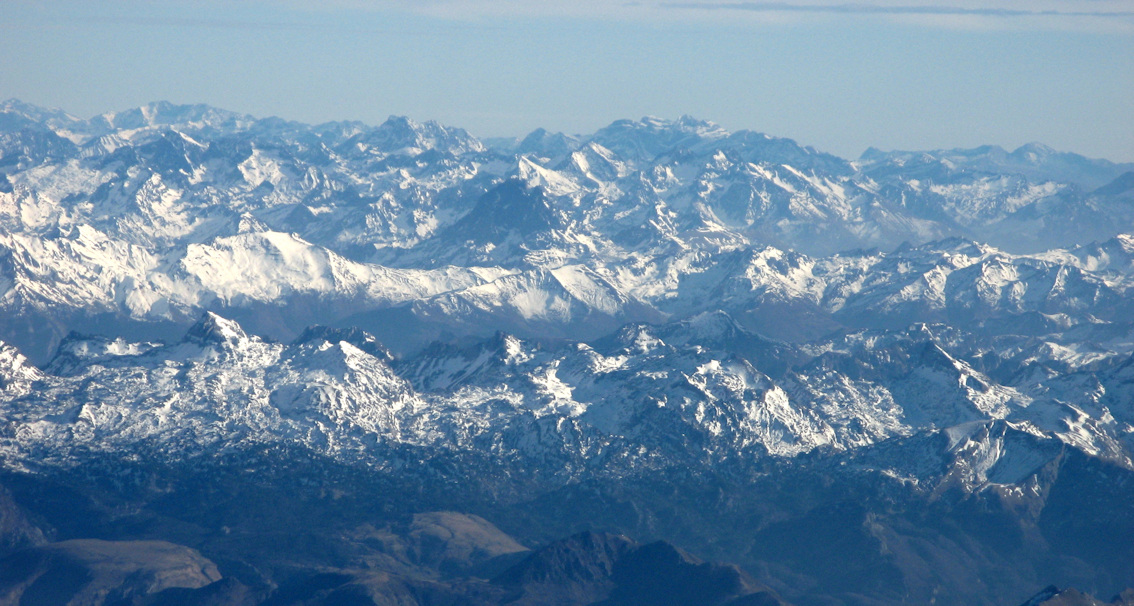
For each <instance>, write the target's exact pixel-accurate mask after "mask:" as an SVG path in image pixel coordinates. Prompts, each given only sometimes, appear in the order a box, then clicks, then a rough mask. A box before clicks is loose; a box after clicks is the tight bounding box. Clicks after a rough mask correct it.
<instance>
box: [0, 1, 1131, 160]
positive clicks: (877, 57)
mask: <svg viewBox="0 0 1134 606" xmlns="http://www.w3.org/2000/svg"><path fill="white" fill-rule="evenodd" d="M990 5H991V6H992V7H991V8H990ZM13 97H14V98H18V99H21V100H23V101H26V102H29V103H34V104H36V105H42V106H46V107H55V108H60V109H63V110H65V111H67V112H70V113H71V114H74V115H76V116H79V117H83V118H89V117H92V116H94V115H97V114H101V113H104V112H109V111H120V110H123V109H127V108H130V107H136V106H138V105H142V104H144V103H148V102H151V101H157V100H166V101H171V102H174V103H207V104H210V105H214V106H217V107H221V108H224V109H229V110H233V111H238V112H243V113H248V114H252V115H254V116H259V117H266V116H279V117H282V118H286V119H290V120H298V121H301V122H308V123H318V122H325V121H330V120H361V121H364V122H368V123H372V124H377V123H380V122H382V121H384V120H385V119H386V118H387V117H388V116H390V115H406V116H409V117H411V118H413V119H415V120H421V121H424V120H437V121H438V122H441V123H443V124H448V125H453V126H460V127H463V128H466V129H468V130H469V131H470V132H471V133H473V134H474V135H476V136H479V137H495V136H522V135H523V134H525V133H527V132H530V131H531V130H533V129H535V128H537V127H543V128H547V129H548V130H552V131H564V132H568V133H589V132H593V131H595V130H597V129H599V128H601V127H603V126H605V125H607V124H609V123H610V122H612V121H614V120H617V119H622V118H634V119H636V118H640V117H642V116H646V115H653V116H659V117H662V118H670V119H675V118H678V117H680V116H682V115H686V114H688V115H692V116H695V117H697V118H701V119H706V120H712V121H714V122H717V123H719V124H721V125H722V126H724V127H725V128H728V129H730V130H740V129H750V130H756V131H760V132H766V133H768V134H771V135H776V136H782V137H789V138H792V139H795V140H797V141H799V142H800V143H803V144H806V145H812V146H815V147H817V148H819V149H821V150H824V151H829V152H831V153H835V154H838V155H841V156H843V157H847V158H857V157H858V156H859V155H860V154H861V153H862V152H863V151H864V150H865V149H866V148H867V147H869V146H874V147H878V148H881V149H885V150H891V149H905V150H912V149H940V148H955V147H975V146H978V145H983V144H995V145H1001V146H1004V147H1006V148H1009V149H1012V148H1015V147H1017V146H1019V145H1022V144H1024V143H1029V142H1041V143H1045V144H1047V145H1050V146H1052V147H1054V148H1056V149H1060V150H1065V151H1074V152H1077V153H1082V154H1084V155H1087V156H1091V157H1101V158H1108V159H1111V160H1114V161H1134V0H1029V1H1023V0H1002V1H1000V2H996V3H992V2H990V1H989V0H984V1H983V2H974V1H970V0H863V2H855V1H854V0H784V1H780V2H743V1H740V2H725V1H719V0H688V1H686V0H674V1H665V2H649V1H628V2H625V1H614V2H605V1H598V0H575V1H574V2H553V1H549V0H527V1H519V0H416V1H412V0H322V1H315V0H276V1H272V2H269V1H267V0H239V1H232V0H230V1H225V2H220V1H216V0H180V1H178V2H164V1H159V0H149V1H143V0H81V1H79V0H53V1H51V2H45V1H43V0H35V1H29V0H3V1H0V99H6V98H13Z"/></svg>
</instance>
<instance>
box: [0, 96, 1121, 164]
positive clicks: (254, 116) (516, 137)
mask: <svg viewBox="0 0 1134 606" xmlns="http://www.w3.org/2000/svg"><path fill="white" fill-rule="evenodd" d="M13 102H15V103H20V104H25V105H29V106H33V107H35V108H37V109H41V110H46V111H52V112H62V113H64V114H66V115H68V116H70V117H72V118H75V119H77V120H81V121H84V122H89V121H91V120H94V119H95V118H99V117H104V116H112V115H116V114H121V113H123V112H128V111H131V110H135V109H142V108H144V107H149V106H153V105H159V104H162V103H166V104H169V105H171V106H173V107H197V106H204V107H208V108H210V109H214V110H218V111H222V112H228V113H232V114H236V115H238V116H242V117H247V118H251V119H253V120H257V121H259V120H271V119H277V120H283V121H285V122H290V123H294V124H300V125H304V126H320V125H323V124H333V123H352V122H357V123H360V124H363V125H366V126H369V127H378V126H380V125H382V124H384V123H385V122H387V121H390V120H393V119H397V118H408V119H409V120H412V121H413V122H416V123H418V124H425V123H430V122H432V123H434V124H438V125H440V126H442V127H446V128H456V129H461V130H464V131H465V132H467V133H468V134H469V135H471V136H472V137H473V138H475V139H477V140H478V141H480V142H481V143H485V142H486V141H493V140H497V141H498V140H511V141H514V143H516V144H519V143H520V142H521V141H522V140H523V139H524V138H525V137H526V136H528V135H530V134H532V133H534V132H536V131H539V130H543V131H545V132H548V133H551V134H556V133H559V134H563V135H566V136H571V137H578V138H581V139H585V138H587V137H591V136H593V135H594V134H595V133H597V132H598V131H600V130H602V129H604V128H607V127H609V126H611V125H613V124H616V123H618V122H622V121H630V122H635V123H641V122H643V121H645V120H648V119H654V120H662V121H665V122H668V123H676V122H678V121H679V120H681V119H683V118H691V119H693V120H696V121H699V122H705V123H708V124H712V125H715V126H722V125H721V124H720V123H719V122H717V121H716V120H713V119H712V118H706V117H703V116H695V115H691V114H682V115H680V116H677V117H668V116H656V115H649V114H647V115H644V116H639V117H637V118H631V117H622V118H615V119H614V120H612V121H611V122H609V123H607V124H604V125H602V126H599V127H598V128H596V129H594V130H592V131H589V132H565V131H557V130H553V129H551V128H548V127H544V126H536V127H535V128H533V129H532V130H529V131H527V132H524V133H520V134H519V135H491V134H489V135H484V134H480V133H476V132H473V131H472V130H470V129H468V128H466V127H464V126H463V125H460V124H451V123H447V122H442V121H439V120H435V119H432V118H428V117H418V116H407V115H404V114H390V115H389V116H387V117H386V118H385V119H384V120H380V121H366V120H350V119H339V120H335V119H332V120H326V121H323V122H305V121H303V120H295V119H292V118H288V117H286V116H279V115H257V114H254V113H251V112H244V111H241V110H238V109H232V108H229V107H218V106H215V105H211V104H209V103H202V102H197V103H194V102H188V103H179V102H176V101H170V100H168V99H156V100H151V101H148V102H146V103H143V104H141V105H135V106H131V107H124V108H120V109H114V110H107V111H102V112H97V113H94V114H91V115H90V116H84V115H76V114H75V113H74V112H72V111H70V110H68V109H67V108H65V107H49V106H42V105H39V104H36V103H31V102H28V101H25V100H23V99H19V98H17V97H10V98H7V99H4V100H3V101H0V105H8V104H10V103H13ZM722 127H723V126H722ZM725 130H726V131H728V132H729V133H730V134H733V133H738V132H754V133H759V134H764V135H768V136H771V137H773V138H777V139H787V140H790V141H793V142H795V143H796V144H798V145H800V146H802V147H805V148H812V149H814V150H815V151H818V152H821V153H827V154H831V155H834V156H837V157H839V158H842V159H844V160H849V161H852V162H857V161H859V160H861V159H862V156H863V155H865V154H866V153H868V152H870V151H872V150H875V151H879V152H881V153H884V154H900V153H929V152H963V151H976V150H979V149H982V148H995V149H999V150H1001V151H1004V152H1005V153H1009V154H1012V153H1016V152H1018V151H1019V150H1021V149H1024V148H1028V147H1034V146H1041V147H1045V148H1047V149H1050V150H1052V151H1053V152H1055V153H1058V154H1072V155H1077V156H1080V157H1083V158H1086V159H1088V160H1092V161H1097V160H1102V161H1106V162H1111V163H1113V164H1134V161H1123V160H1115V159H1113V158H1107V157H1099V156H1090V155H1087V154H1084V153H1081V152H1080V151H1079V150H1074V149H1060V148H1057V147H1054V146H1052V145H1049V144H1048V143H1047V142H1044V141H1038V140H1037V141H1027V142H1024V143H1021V144H1019V145H1015V146H1009V147H1005V146H1003V145H999V144H996V143H982V144H978V145H974V146H972V147H926V148H922V149H898V148H884V147H880V146H878V145H867V146H866V147H865V148H863V150H862V151H861V152H859V153H858V154H855V155H850V156H847V155H842V154H839V153H837V152H834V151H831V150H827V149H824V148H822V147H820V146H818V145H815V144H812V143H810V142H807V141H800V140H797V139H795V138H793V137H788V136H784V135H781V134H778V133H774V132H768V131H762V130H758V129H752V128H741V129H730V128H725Z"/></svg>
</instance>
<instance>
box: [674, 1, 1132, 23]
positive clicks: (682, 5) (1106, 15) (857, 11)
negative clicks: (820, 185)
mask: <svg viewBox="0 0 1134 606" xmlns="http://www.w3.org/2000/svg"><path fill="white" fill-rule="evenodd" d="M1063 4H1064V5H1065V6H1064V7H1063V8H1041V9H1036V8H1004V7H988V6H984V7H973V6H964V5H941V4H807V3H799V2H663V3H661V4H659V6H661V7H662V8H667V9H697V10H713V11H747V12H765V13H771V12H794V13H820V14H821V13H826V14H851V15H885V16H907V15H915V16H916V15H925V16H975V17H1000V18H1012V17H1094V18H1103V19H1110V18H1126V19H1129V18H1134V10H1114V9H1110V8H1109V7H1108V8H1107V9H1102V10H1100V9H1097V8H1094V9H1090V10H1083V9H1081V8H1079V6H1080V4H1081V3H1063ZM1088 5H1089V4H1088Z"/></svg>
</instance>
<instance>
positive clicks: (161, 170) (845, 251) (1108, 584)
mask: <svg viewBox="0 0 1134 606" xmlns="http://www.w3.org/2000/svg"><path fill="white" fill-rule="evenodd" d="M1132 171H1134V165H1130V164H1117V163H1112V162H1108V161H1104V160H1091V159H1087V158H1083V157H1081V156H1077V155H1075V154H1070V153H1063V152H1056V151H1054V150H1051V149H1048V148H1046V147H1043V146H1041V145H1036V144H1031V145H1027V146H1024V147H1022V148H1020V149H1018V150H1015V151H1012V152H1009V151H1006V150H1003V149H1000V148H995V147H985V148H978V149H974V150H947V151H932V152H916V153H915V152H881V151H878V150H869V151H867V152H866V153H865V154H864V155H863V156H862V157H861V158H860V159H858V160H856V161H848V160H844V159H841V158H837V157H835V156H832V155H829V154H825V153H822V152H820V151H817V150H815V149H812V148H809V147H805V146H800V145H798V144H796V143H795V142H793V141H790V140H787V139H779V138H774V137H769V136H767V135H763V134H759V133H753V132H747V131H741V132H727V131H725V130H723V129H721V128H720V127H718V126H716V125H714V124H712V123H709V122H703V121H699V120H696V119H693V118H689V117H684V118H681V119H680V120H677V121H666V120H659V119H655V118H644V119H642V120H639V121H629V120H627V121H619V122H615V123H614V124H611V125H610V126H608V127H606V128H604V129H602V130H600V131H598V132H596V133H594V134H592V135H585V136H575V135H564V134H561V133H548V132H546V131H536V132H535V133H532V134H531V135H530V136H528V137H525V138H523V139H522V140H516V141H505V140H493V142H492V145H490V146H489V145H485V144H483V143H482V142H481V141H479V140H477V139H476V138H474V137H473V136H471V135H470V134H468V133H467V132H465V131H463V130H460V129H456V128H450V127H445V126H441V125H438V124H435V123H432V122H430V123H425V124H419V123H416V122H413V121H411V120H409V119H406V118H391V119H390V120H388V121H387V122H385V123H383V124H382V125H379V126H370V125H365V124H361V123H329V124H323V125H319V126H308V125H303V124H297V123H292V122H286V121H283V120H279V119H274V118H273V119H256V118H252V117H249V116H243V115H238V114H233V113H230V112H225V111H222V110H218V109H215V108H211V107H206V106H176V105H170V104H165V103H159V104H153V105H150V106H145V107H142V108H139V109H137V110H130V111H126V112H122V113H118V114H108V115H104V116H100V117H97V118H94V119H91V120H80V119H77V118H74V117H72V116H69V115H67V114H65V113H63V112H59V111H54V110H44V109H42V108H36V107H33V106H29V105H26V104H22V103H20V102H17V101H8V102H6V103H4V104H3V105H0V341H2V344H0V390H2V391H0V462H2V464H3V470H4V471H3V475H2V476H0V558H4V559H3V560H2V561H0V603H14V604H15V603H20V604H33V603H43V604H56V603H83V604H167V603H178V604H206V603H208V604H343V603H352V604H354V603H360V604H422V605H424V604H439V603H444V604H484V605H487V604H504V603H509V604H563V605H567V604H605V605H608V606H614V605H623V604H627V605H628V604H698V605H699V604H720V605H723V604H731V605H733V606H740V605H742V604H780V603H785V602H790V603H794V604H832V603H848V604H864V605H865V604H890V603H894V604H897V603H930V602H931V601H933V600H935V601H936V603H938V604H1001V605H1002V604H1019V603H1021V602H1024V601H1025V600H1028V599H1029V596H1035V597H1034V598H1033V599H1032V602H1033V603H1037V604H1038V603H1043V600H1049V602H1048V603H1059V602H1051V600H1064V601H1067V600H1071V599H1080V598H1081V599H1082V600H1095V598H1091V597H1090V595H1089V594H1094V595H1096V596H1099V598H1100V599H1103V598H1109V596H1112V595H1115V594H1118V593H1119V592H1121V591H1122V590H1123V589H1125V588H1126V587H1127V586H1129V585H1134V548H1131V546H1132V545H1134V506H1132V505H1131V503H1134V460H1132V455H1134V323H1132V322H1134V290H1132V289H1131V285H1132V283H1134V172H1132ZM656 541H662V542H656ZM1053 583H1054V584H1055V585H1056V586H1058V587H1074V588H1076V589H1074V590H1067V591H1060V590H1057V589H1054V588H1049V589H1048V590H1044V591H1041V592H1040V593H1039V594H1037V593H1036V592H1037V591H1039V590H1040V588H1042V587H1045V586H1048V585H1050V584H1053ZM1079 592H1081V593H1079ZM1116 599H1119V600H1121V599H1125V598H1121V597H1120V598H1116ZM1068 603H1070V602H1068ZM1083 603H1104V602H1102V601H1099V600H1095V602H1086V601H1084V602H1083Z"/></svg>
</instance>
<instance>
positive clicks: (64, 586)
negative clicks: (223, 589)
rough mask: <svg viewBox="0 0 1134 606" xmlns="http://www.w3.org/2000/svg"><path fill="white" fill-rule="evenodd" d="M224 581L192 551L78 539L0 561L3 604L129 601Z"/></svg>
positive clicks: (97, 605) (78, 605) (91, 605)
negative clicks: (171, 589) (169, 590)
mask: <svg viewBox="0 0 1134 606" xmlns="http://www.w3.org/2000/svg"><path fill="white" fill-rule="evenodd" d="M220 578H221V575H220V573H219V572H218V571H217V567H216V565H215V564H213V563H212V562H210V561H209V560H207V559H205V558H203V557H201V554H200V553H198V552H197V551H195V550H193V549H189V548H188V547H183V546H180V545H174V544H172V543H167V542H165V541H100V540H96V539H78V540H71V541H62V542H59V543H49V544H46V545H42V546H39V547H32V548H28V549H24V550H22V551H18V552H16V553H13V554H11V555H9V556H8V557H6V558H4V560H3V561H0V603H3V604H13V605H15V604H20V605H28V606H30V605H33V604H35V605H43V606H47V605H49V604H67V605H69V606H101V605H103V604H117V603H129V602H130V601H131V600H134V599H141V598H145V597H147V596H151V595H154V594H157V593H160V592H162V591H164V590H166V589H169V588H173V587H182V588H189V589H196V588H199V587H204V586H206V585H209V584H211V583H213V582H214V581H218V580H220Z"/></svg>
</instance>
